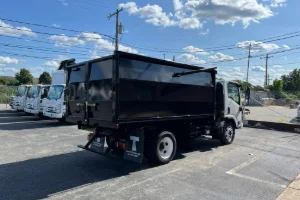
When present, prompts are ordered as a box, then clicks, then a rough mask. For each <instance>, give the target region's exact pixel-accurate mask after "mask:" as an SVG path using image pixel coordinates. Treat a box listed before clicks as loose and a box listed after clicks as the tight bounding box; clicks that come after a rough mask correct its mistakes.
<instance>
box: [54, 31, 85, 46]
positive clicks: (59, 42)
mask: <svg viewBox="0 0 300 200" xmlns="http://www.w3.org/2000/svg"><path fill="white" fill-rule="evenodd" d="M49 39H50V40H53V41H55V45H56V46H73V45H83V44H84V43H85V41H84V40H82V39H80V38H78V37H68V36H66V35H64V34H61V35H52V36H50V37H49Z"/></svg>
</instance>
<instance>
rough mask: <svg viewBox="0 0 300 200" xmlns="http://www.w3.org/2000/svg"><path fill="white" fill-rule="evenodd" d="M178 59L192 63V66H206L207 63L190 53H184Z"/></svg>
mask: <svg viewBox="0 0 300 200" xmlns="http://www.w3.org/2000/svg"><path fill="white" fill-rule="evenodd" d="M178 59H182V60H184V61H185V62H188V63H192V64H204V63H205V61H204V60H200V59H199V58H197V57H196V56H194V55H192V54H188V53H184V54H181V55H180V56H179V57H178Z"/></svg>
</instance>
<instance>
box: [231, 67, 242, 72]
mask: <svg viewBox="0 0 300 200" xmlns="http://www.w3.org/2000/svg"><path fill="white" fill-rule="evenodd" d="M233 70H234V71H236V72H241V68H240V67H235V68H233Z"/></svg>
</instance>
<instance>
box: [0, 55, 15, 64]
mask: <svg viewBox="0 0 300 200" xmlns="http://www.w3.org/2000/svg"><path fill="white" fill-rule="evenodd" d="M18 63H19V61H18V59H16V58H10V57H3V56H0V64H1V65H2V66H4V65H5V64H18Z"/></svg>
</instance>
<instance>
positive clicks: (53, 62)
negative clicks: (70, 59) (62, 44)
mask: <svg viewBox="0 0 300 200" xmlns="http://www.w3.org/2000/svg"><path fill="white" fill-rule="evenodd" d="M44 65H45V66H48V67H59V65H60V63H59V62H58V61H57V60H49V61H47V62H45V63H44Z"/></svg>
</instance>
